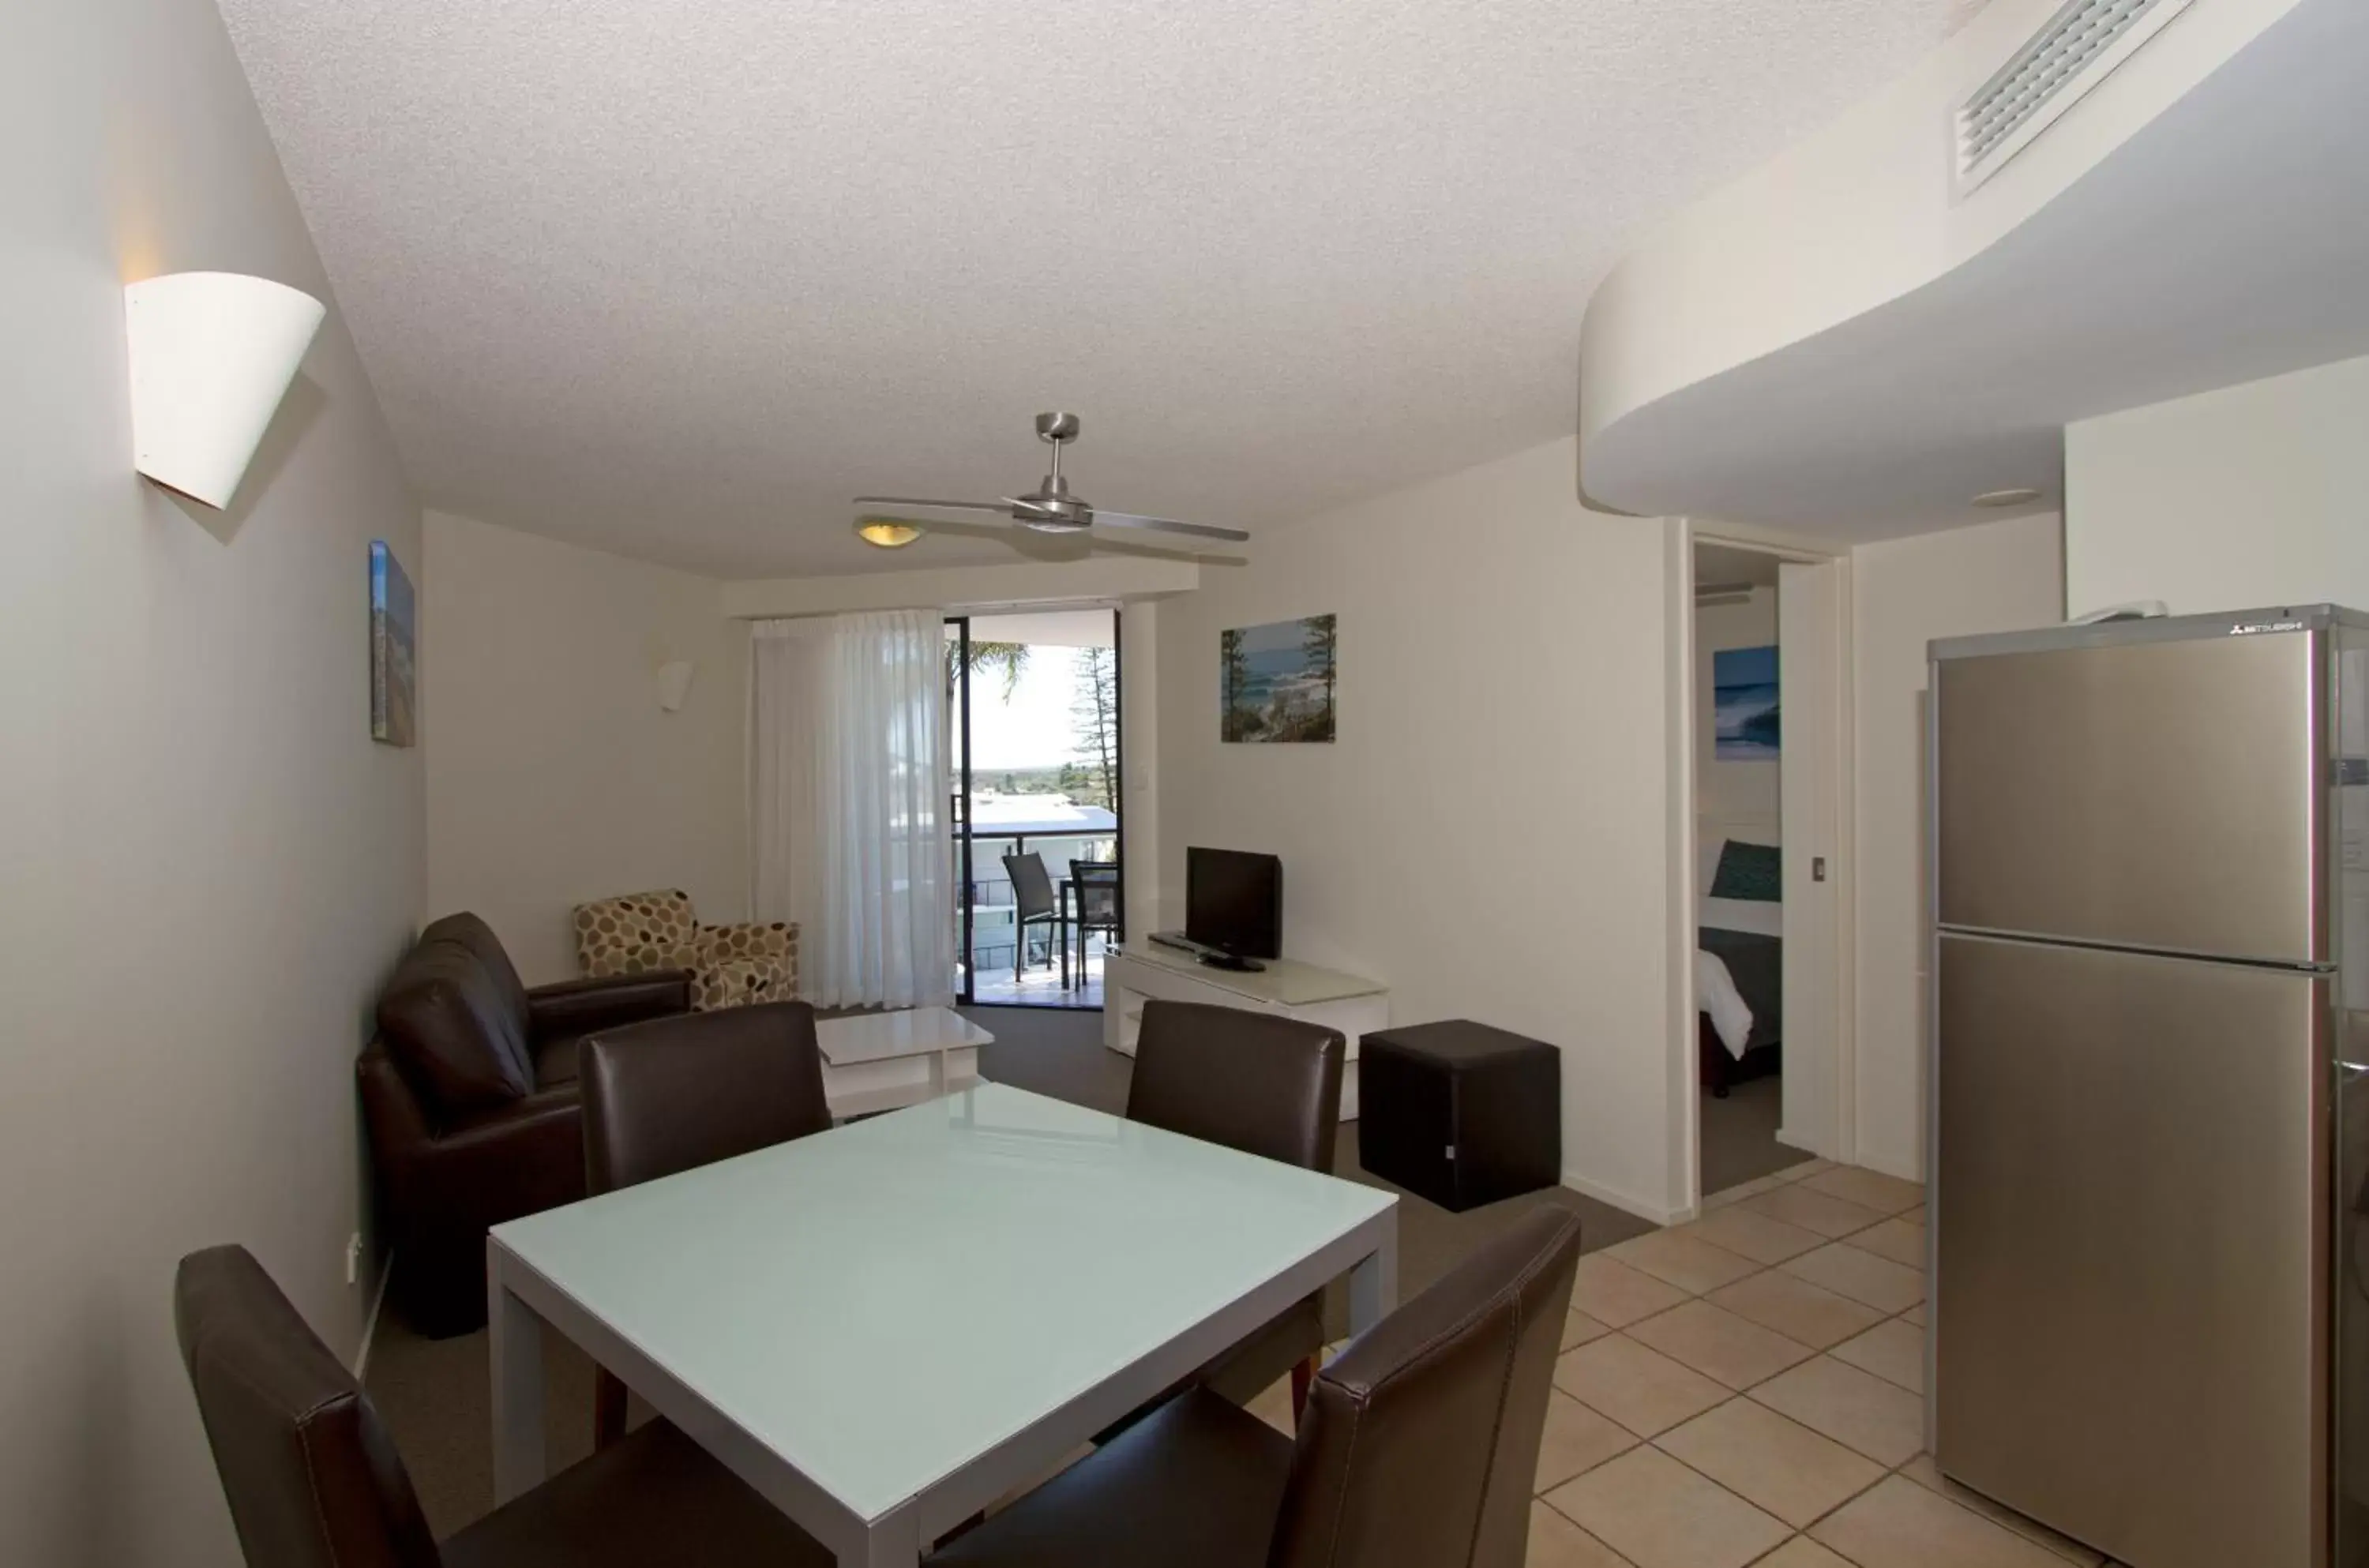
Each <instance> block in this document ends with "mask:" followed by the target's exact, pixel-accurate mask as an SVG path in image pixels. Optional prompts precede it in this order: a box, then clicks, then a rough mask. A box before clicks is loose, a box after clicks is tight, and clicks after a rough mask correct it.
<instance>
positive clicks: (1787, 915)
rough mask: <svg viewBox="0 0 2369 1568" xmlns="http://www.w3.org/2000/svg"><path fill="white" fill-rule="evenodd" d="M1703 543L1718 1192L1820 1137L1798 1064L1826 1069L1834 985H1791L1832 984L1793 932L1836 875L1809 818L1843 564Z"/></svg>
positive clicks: (1704, 789) (1712, 1163) (1703, 957)
mask: <svg viewBox="0 0 2369 1568" xmlns="http://www.w3.org/2000/svg"><path fill="white" fill-rule="evenodd" d="M1691 549H1692V552H1693V567H1694V571H1693V582H1694V591H1693V655H1694V657H1693V661H1692V662H1693V667H1694V691H1693V709H1694V722H1693V746H1692V748H1691V750H1692V753H1693V776H1692V780H1691V784H1692V788H1693V800H1694V814H1693V824H1694V836H1695V837H1694V844H1693V851H1694V853H1693V856H1692V859H1693V863H1694V888H1693V892H1694V895H1695V907H1694V910H1693V915H1694V921H1695V927H1694V953H1693V967H1694V1000H1695V1017H1694V1023H1695V1030H1694V1036H1695V1038H1694V1041H1693V1046H1694V1052H1693V1055H1694V1060H1693V1068H1694V1071H1693V1074H1692V1076H1693V1079H1694V1082H1695V1088H1696V1096H1697V1106H1696V1110H1697V1127H1696V1142H1695V1147H1696V1150H1697V1157H1698V1160H1699V1171H1698V1175H1699V1185H1698V1187H1697V1189H1696V1190H1697V1192H1698V1193H1699V1195H1700V1196H1702V1197H1703V1198H1704V1199H1711V1198H1712V1197H1715V1196H1717V1195H1720V1194H1722V1193H1727V1194H1734V1193H1735V1192H1736V1190H1737V1189H1739V1188H1752V1187H1754V1186H1755V1185H1758V1184H1771V1183H1773V1182H1774V1181H1775V1180H1776V1179H1777V1178H1778V1177H1779V1173H1781V1172H1783V1171H1784V1170H1785V1169H1786V1168H1787V1167H1788V1166H1791V1165H1796V1164H1799V1163H1801V1162H1804V1161H1807V1160H1809V1159H1810V1158H1811V1157H1812V1156H1813V1154H1814V1152H1815V1150H1816V1145H1815V1143H1814V1141H1813V1139H1811V1138H1808V1137H1805V1136H1803V1133H1804V1132H1805V1130H1806V1129H1805V1128H1803V1127H1801V1126H1800V1125H1798V1124H1799V1123H1800V1122H1801V1121H1802V1119H1803V1117H1802V1104H1803V1095H1802V1088H1803V1085H1801V1084H1798V1083H1796V1084H1791V1085H1789V1084H1788V1082H1787V1077H1788V1073H1789V1071H1792V1072H1795V1073H1796V1074H1808V1075H1810V1076H1817V1075H1819V1069H1820V1067H1821V1065H1822V1064H1823V1062H1824V1061H1825V1059H1828V1058H1830V1057H1831V1054H1832V1047H1833V1041H1832V1040H1831V1038H1827V1037H1823V1036H1825V1034H1826V1030H1825V1025H1824V1017H1825V1015H1826V1010H1825V1009H1824V1008H1823V1007H1821V1006H1819V1005H1817V1003H1818V1002H1819V1001H1821V1000H1823V999H1821V998H1817V997H1808V996H1797V995H1789V990H1790V989H1802V990H1816V989H1817V982H1816V981H1815V980H1806V983H1805V975H1804V966H1803V964H1802V962H1801V959H1802V955H1801V954H1799V953H1789V951H1788V948H1789V942H1788V937H1789V934H1790V935H1791V937H1792V938H1793V939H1794V940H1795V941H1797V942H1799V941H1802V940H1803V939H1805V938H1807V939H1809V940H1811V941H1812V942H1813V943H1814V941H1815V938H1814V933H1811V932H1810V931H1808V930H1807V929H1805V921H1803V919H1802V916H1804V915H1805V914H1808V913H1810V912H1812V911H1811V910H1808V909H1806V908H1803V907H1797V906H1801V905H1803V904H1805V903H1806V902H1808V901H1811V900H1814V899H1816V898H1817V896H1818V895H1819V894H1822V893H1824V891H1825V882H1826V870H1827V859H1828V857H1827V856H1826V855H1825V854H1824V853H1819V852H1822V851H1824V850H1825V849H1826V848H1827V847H1828V846H1827V843H1826V841H1825V835H1824V834H1822V833H1819V832H1817V831H1814V830H1810V831H1804V829H1805V828H1807V827H1809V825H1810V824H1812V823H1813V822H1814V819H1815V818H1816V816H1817V814H1818V813H1819V812H1820V811H1821V810H1822V809H1824V808H1825V802H1824V801H1823V800H1820V799H1817V798H1814V796H1816V795H1821V794H1823V793H1824V790H1825V786H1826V784H1827V780H1826V779H1825V777H1823V776H1821V774H1820V772H1819V769H1818V767H1817V765H1816V763H1817V753H1818V752H1819V751H1820V750H1821V748H1820V746H1819V738H1820V733H1821V732H1822V731H1823V730H1824V729H1825V728H1826V727H1827V725H1828V723H1830V722H1831V719H1832V717H1833V715H1832V714H1831V712H1830V711H1826V712H1822V711H1820V710H1821V709H1822V708H1825V707H1826V704H1823V703H1821V702H1820V701H1818V700H1817V699H1818V690H1817V689H1818V686H1819V684H1820V681H1821V680H1822V678H1823V676H1824V675H1825V669H1824V668H1823V661H1822V660H1821V658H1820V657H1819V654H1820V647H1819V641H1820V639H1819V635H1818V634H1819V633H1820V632H1821V631H1822V630H1824V629H1825V623H1829V622H1831V620H1832V618H1833V616H1834V614H1835V613H1836V601H1835V600H1834V598H1833V595H1832V591H1831V581H1832V563H1812V562H1802V561H1788V560H1787V559H1785V558H1784V556H1783V555H1782V554H1780V553H1779V552H1775V551H1772V550H1768V549H1758V548H1754V547H1751V546H1749V545H1747V544H1738V543H1731V542H1726V541H1720V540H1713V539H1705V538H1700V537H1698V538H1697V539H1696V540H1695V541H1694V542H1693V544H1692V545H1691ZM1822 574H1824V575H1822ZM1796 794H1798V795H1802V796H1803V798H1801V799H1791V798H1789V795H1796ZM1789 828H1791V829H1793V830H1794V832H1792V833H1789V831H1788V829H1789ZM1796 836H1799V837H1801V838H1803V839H1805V840H1809V842H1806V843H1805V842H1795V841H1792V840H1793V839H1794V838H1795V837H1796ZM1804 862H1806V863H1807V864H1802V863H1804ZM1805 873H1807V874H1809V875H1812V876H1814V877H1815V882H1814V883H1808V882H1805ZM1813 889H1814V891H1813ZM1789 928H1791V929H1790V931H1789ZM1829 940H1830V939H1829ZM1789 982H1790V985H1789ZM1789 1106H1790V1108H1791V1111H1792V1113H1793V1115H1792V1116H1791V1117H1790V1118H1789V1116H1788V1111H1789ZM1789 1120H1790V1121H1791V1122H1792V1123H1793V1124H1795V1125H1792V1126H1790V1127H1789Z"/></svg>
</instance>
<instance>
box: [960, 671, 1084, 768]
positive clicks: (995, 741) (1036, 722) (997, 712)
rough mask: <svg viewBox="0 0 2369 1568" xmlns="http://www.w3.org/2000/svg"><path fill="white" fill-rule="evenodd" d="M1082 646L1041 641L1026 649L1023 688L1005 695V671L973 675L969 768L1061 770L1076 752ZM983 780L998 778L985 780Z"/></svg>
mask: <svg viewBox="0 0 2369 1568" xmlns="http://www.w3.org/2000/svg"><path fill="white" fill-rule="evenodd" d="M1081 651H1082V650H1081V649H1078V648H1072V647H1047V646H1045V645H1043V644H1038V645H1037V646H1036V647H1031V648H1030V649H1029V650H1028V668H1027V669H1026V670H1024V671H1023V672H1022V674H1021V677H1020V687H1019V690H1017V691H1016V692H1013V694H1012V700H1011V701H1010V702H1008V703H1007V702H1005V701H1004V699H1003V671H1002V670H996V669H989V670H981V671H979V672H978V673H977V674H975V675H973V676H972V677H971V683H970V744H971V768H972V769H973V771H974V772H976V773H981V774H992V773H995V772H996V771H997V770H998V769H1001V768H1058V767H1059V766H1060V765H1061V764H1062V763H1064V762H1069V761H1076V759H1077V754H1078V743H1077V738H1076V730H1077V725H1076V721H1075V720H1073V719H1072V718H1071V717H1070V703H1071V702H1072V701H1074V700H1075V698H1076V696H1077V691H1078V667H1079V663H1080V658H1079V656H1080V654H1081ZM980 782H981V783H982V784H993V783H994V782H995V781H994V780H993V779H992V778H991V777H990V778H982V779H981V780H980Z"/></svg>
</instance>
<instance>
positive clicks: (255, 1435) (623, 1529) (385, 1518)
mask: <svg viewBox="0 0 2369 1568" xmlns="http://www.w3.org/2000/svg"><path fill="white" fill-rule="evenodd" d="M173 1321H174V1324H175V1326H176V1327H177V1330H178V1331H179V1333H180V1340H181V1360H182V1362H183V1364H184V1365H185V1366H187V1367H188V1368H189V1383H190V1386H191V1387H192V1388H194V1389H195V1390H196V1391H197V1396H198V1413H199V1416H200V1418H201V1419H202V1420H203V1421H204V1423H205V1428H206V1441H207V1443H208V1444H209V1445H211V1446H212V1449H213V1455H214V1468H215V1470H216V1471H219V1472H220V1473H221V1476H222V1483H223V1493H224V1494H225V1495H226V1496H227V1497H228V1498H229V1501H230V1514H231V1521H232V1523H233V1524H234V1525H235V1526H236V1527H237V1529H238V1540H239V1545H240V1547H241V1549H242V1550H243V1551H244V1552H245V1554H246V1562H247V1568H348V1565H352V1564H364V1563H367V1564H371V1565H372V1568H555V1565H557V1564H562V1563H565V1564H567V1565H569V1568H661V1565H668V1564H692V1563H696V1564H699V1565H700V1568H830V1563H831V1556H830V1553H829V1552H827V1551H824V1550H823V1549H822V1548H821V1547H820V1546H819V1545H818V1544H817V1543H816V1542H815V1541H814V1539H812V1538H811V1537H809V1536H807V1534H806V1533H805V1532H804V1531H802V1530H800V1529H799V1528H797V1527H796V1526H795V1525H793V1524H792V1523H790V1521H789V1519H788V1518H787V1517H786V1516H784V1515H783V1514H782V1513H781V1512H780V1510H778V1509H776V1508H775V1507H773V1505H772V1504H770V1503H768V1502H766V1501H765V1500H764V1499H763V1498H762V1497H760V1496H759V1495H758V1494H756V1493H754V1492H752V1491H750V1489H749V1487H748V1486H747V1485H746V1484H745V1483H744V1482H741V1481H740V1479H739V1478H738V1477H737V1476H735V1475H734V1474H733V1473H732V1472H731V1471H727V1470H726V1469H725V1468H724V1467H723V1466H722V1465H720V1464H717V1463H716V1462H715V1460H714V1459H709V1458H708V1457H707V1455H706V1454H705V1453H704V1452H702V1451H701V1450H700V1448H698V1446H697V1445H696V1444H694V1443H692V1440H691V1439H690V1438H688V1437H686V1436H683V1435H682V1434H681V1432H678V1431H676V1430H675V1429H674V1428H673V1427H671V1426H669V1425H666V1424H665V1423H663V1422H658V1423H654V1424H653V1425H649V1426H646V1427H644V1428H643V1429H642V1430H641V1431H639V1432H636V1433H635V1434H634V1435H633V1436H631V1437H628V1438H627V1439H625V1440H624V1442H622V1443H619V1444H617V1445H616V1446H614V1447H613V1448H606V1449H603V1450H602V1451H601V1452H600V1453H598V1454H595V1455H593V1456H592V1457H591V1458H590V1459H586V1460H585V1461H584V1462H583V1463H581V1464H579V1465H576V1466H574V1467H572V1468H570V1469H568V1470H565V1471H561V1472H560V1473H559V1474H558V1475H555V1476H554V1477H553V1478H552V1479H551V1480H549V1481H547V1482H544V1483H543V1484H542V1485H541V1486H538V1487H536V1488H535V1489H534V1490H532V1491H531V1492H529V1493H527V1494H524V1495H523V1496H521V1497H518V1498H516V1499H514V1500H512V1501H511V1502H509V1503H508V1504H505V1505H503V1506H501V1507H499V1508H497V1509H495V1510H494V1511H493V1512H492V1513H491V1514H489V1515H487V1516H486V1517H484V1518H482V1519H480V1520H478V1521H477V1522H476V1523H475V1524H473V1525H470V1526H468V1527H467V1528H464V1529H463V1530H461V1531H460V1532H459V1533H458V1534H457V1535H453V1536H452V1537H450V1538H448V1539H445V1540H444V1541H443V1542H442V1543H441V1544H440V1543H438V1542H437V1541H436V1539H434V1538H433V1537H432V1536H430V1535H429V1529H428V1519H427V1516H425V1515H423V1514H422V1513H421V1512H420V1509H419V1498H418V1494H416V1493H414V1492H413V1490H412V1487H411V1477H410V1476H409V1475H408V1474H407V1473H406V1471H405V1470H404V1468H403V1458H402V1456H401V1455H399V1454H397V1453H396V1452H395V1445H394V1443H393V1442H392V1441H391V1440H390V1439H389V1437H388V1436H387V1432H386V1426H385V1425H384V1423H383V1422H381V1421H380V1420H379V1416H378V1412H377V1411H376V1410H374V1409H373V1408H372V1405H371V1402H370V1396H369V1395H367V1394H365V1393H364V1392H362V1391H361V1387H360V1385H359V1384H358V1383H356V1382H355V1381H354V1379H353V1375H352V1374H351V1373H350V1372H348V1371H347V1370H346V1368H344V1367H343V1366H341V1365H340V1364H339V1363H338V1358H337V1357H336V1356H333V1355H331V1354H330V1353H329V1347H328V1346H327V1345H323V1344H322V1343H321V1341H320V1339H319V1337H318V1336H317V1335H315V1333H313V1331H312V1330H311V1329H309V1328H307V1327H306V1326H305V1324H304V1320H303V1318H301V1317H299V1316H298V1315H297V1312H296V1309H295V1308H294V1307H292V1306H291V1305H290V1304H289V1301H288V1298H287V1297H285V1296H283V1295H281V1294H280V1288H279V1287H278V1286H276V1285H274V1284H272V1282H271V1278H270V1276H269V1275H267V1274H265V1273H264V1272H263V1268H262V1265H259V1264H257V1262H256V1261H255V1259H254V1258H253V1257H252V1256H251V1255H249V1254H248V1253H247V1251H246V1248H244V1247H212V1248H209V1249H208V1250H206V1251H204V1252H201V1253H190V1254H189V1256H188V1257H185V1258H183V1259H182V1260H181V1266H180V1270H179V1272H178V1274H177V1276H176V1277H175V1279H174V1288H173Z"/></svg>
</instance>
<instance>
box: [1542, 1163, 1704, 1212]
mask: <svg viewBox="0 0 2369 1568" xmlns="http://www.w3.org/2000/svg"><path fill="white" fill-rule="evenodd" d="M1562 1185H1564V1186H1567V1187H1569V1188H1570V1189H1571V1190H1572V1191H1574V1192H1575V1193H1577V1194H1579V1195H1580V1196H1583V1197H1592V1198H1594V1199H1595V1200H1596V1202H1598V1203H1605V1204H1610V1205H1611V1206H1612V1207H1615V1208H1617V1209H1619V1211H1620V1212H1621V1213H1623V1214H1633V1215H1635V1216H1636V1217H1637V1218H1638V1219H1650V1220H1652V1221H1653V1222H1654V1224H1656V1225H1679V1224H1684V1223H1685V1222H1686V1221H1687V1220H1689V1219H1693V1218H1694V1217H1695V1211H1694V1210H1693V1209H1692V1208H1691V1207H1678V1208H1665V1207H1662V1206H1661V1205H1660V1204H1657V1203H1647V1202H1646V1201H1645V1200H1644V1199H1643V1198H1641V1197H1635V1196H1631V1195H1630V1194H1628V1193H1624V1192H1620V1191H1618V1190H1616V1189H1615V1188H1612V1187H1608V1186H1606V1185H1604V1184H1603V1183H1601V1182H1591V1181H1589V1180H1588V1179H1587V1178H1586V1177H1585V1176H1583V1175H1580V1174H1578V1173H1575V1172H1572V1171H1565V1172H1564V1173H1562Z"/></svg>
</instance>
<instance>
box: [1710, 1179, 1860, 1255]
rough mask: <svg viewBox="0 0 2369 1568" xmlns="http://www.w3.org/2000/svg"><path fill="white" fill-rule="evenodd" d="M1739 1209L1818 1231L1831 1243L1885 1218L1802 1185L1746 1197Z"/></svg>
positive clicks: (1856, 1204)
mask: <svg viewBox="0 0 2369 1568" xmlns="http://www.w3.org/2000/svg"><path fill="white" fill-rule="evenodd" d="M1736 1207H1738V1208H1748V1209H1751V1210H1752V1211H1753V1212H1755V1213H1757V1214H1765V1215H1767V1216H1768V1218H1769V1219H1781V1220H1783V1221H1784V1222H1785V1223H1786V1224H1788V1225H1798V1226H1800V1227H1801V1228H1802V1230H1815V1231H1816V1232H1817V1233H1818V1234H1819V1235H1821V1236H1824V1237H1825V1238H1826V1239H1827V1240H1828V1241H1832V1240H1834V1239H1835V1238H1836V1237H1837V1236H1848V1235H1849V1234H1850V1233H1851V1232H1852V1231H1854V1230H1866V1229H1867V1228H1868V1227H1869V1226H1871V1225H1873V1224H1876V1223H1877V1222H1879V1221H1881V1220H1882V1219H1884V1218H1885V1217H1884V1215H1883V1213H1881V1212H1880V1211H1878V1210H1876V1209H1872V1208H1870V1207H1867V1206H1866V1205H1864V1204H1858V1203H1846V1202H1844V1201H1843V1200H1842V1199H1841V1198H1838V1197H1835V1196H1830V1195H1828V1194H1826V1193H1822V1192H1820V1191H1818V1190H1817V1189H1816V1188H1814V1187H1812V1186H1808V1185H1804V1184H1802V1183H1800V1182H1796V1183H1794V1184H1793V1185H1791V1186H1783V1187H1779V1188H1778V1189H1777V1190H1775V1191H1774V1192H1765V1193H1762V1194H1760V1195H1759V1196H1757V1197H1747V1198H1745V1200H1744V1201H1743V1202H1742V1203H1740V1204H1738V1205H1736Z"/></svg>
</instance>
